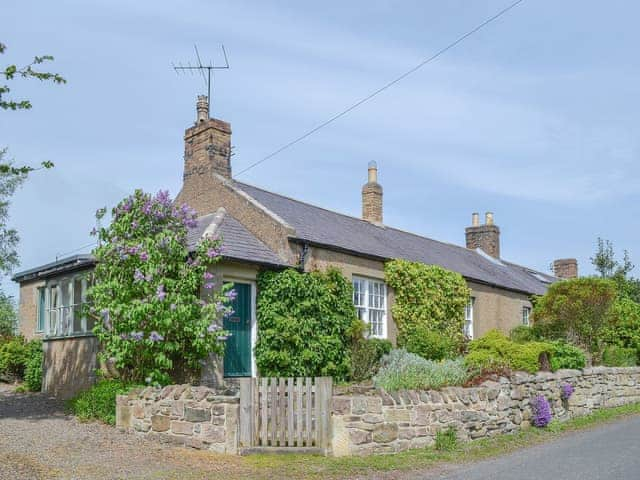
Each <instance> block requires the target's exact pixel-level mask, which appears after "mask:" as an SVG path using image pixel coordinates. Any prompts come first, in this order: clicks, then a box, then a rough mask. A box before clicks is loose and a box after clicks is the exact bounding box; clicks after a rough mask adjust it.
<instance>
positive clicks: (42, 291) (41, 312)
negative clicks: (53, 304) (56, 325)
mask: <svg viewBox="0 0 640 480" xmlns="http://www.w3.org/2000/svg"><path fill="white" fill-rule="evenodd" d="M42 295H44V302H41V301H40V297H41V296H42ZM41 316H42V326H41V325H40V317H41ZM46 326H47V288H46V287H38V288H36V330H35V332H36V333H44V331H45V329H46Z"/></svg>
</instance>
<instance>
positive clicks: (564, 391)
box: [560, 383, 574, 402]
mask: <svg viewBox="0 0 640 480" xmlns="http://www.w3.org/2000/svg"><path fill="white" fill-rule="evenodd" d="M573 392H574V388H573V385H571V384H570V383H563V384H562V386H561V387H560V398H561V399H562V400H564V401H565V402H566V401H567V400H569V398H571V395H573Z"/></svg>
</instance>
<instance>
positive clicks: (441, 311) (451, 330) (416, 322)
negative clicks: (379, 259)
mask: <svg viewBox="0 0 640 480" xmlns="http://www.w3.org/2000/svg"><path fill="white" fill-rule="evenodd" d="M384 273H385V281H386V283H387V285H389V286H390V287H391V288H393V291H394V295H395V302H394V304H393V306H392V307H391V313H392V315H393V319H394V320H395V323H396V325H397V326H398V333H399V335H398V344H399V345H400V346H403V345H406V344H408V343H409V344H411V343H416V342H413V337H414V336H415V335H417V334H418V333H419V332H424V331H425V330H427V331H433V332H438V333H440V334H442V335H444V336H445V337H447V338H449V339H451V340H452V341H453V342H454V343H455V344H456V345H457V346H458V347H459V346H461V345H462V343H463V341H464V309H465V306H466V305H467V303H468V302H469V295H470V290H469V288H468V287H467V284H466V282H465V280H464V278H463V277H462V275H460V274H459V273H456V272H452V271H449V270H446V269H444V268H442V267H439V266H437V265H425V264H423V263H418V262H409V261H407V260H392V261H390V262H387V263H386V265H385V269H384ZM416 353H419V352H416Z"/></svg>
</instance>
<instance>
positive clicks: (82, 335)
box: [42, 333, 95, 342]
mask: <svg viewBox="0 0 640 480" xmlns="http://www.w3.org/2000/svg"><path fill="white" fill-rule="evenodd" d="M85 337H95V335H94V334H93V333H73V334H70V335H49V336H46V335H45V336H44V337H43V339H42V340H43V341H45V342H48V341H55V340H67V339H71V338H85Z"/></svg>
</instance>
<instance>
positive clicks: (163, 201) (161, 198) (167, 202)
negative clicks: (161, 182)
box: [154, 190, 171, 207]
mask: <svg viewBox="0 0 640 480" xmlns="http://www.w3.org/2000/svg"><path fill="white" fill-rule="evenodd" d="M154 200H155V201H156V202H157V203H159V204H160V205H162V206H164V207H169V206H171V197H169V190H160V191H159V192H158V193H156V197H155V199H154Z"/></svg>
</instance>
